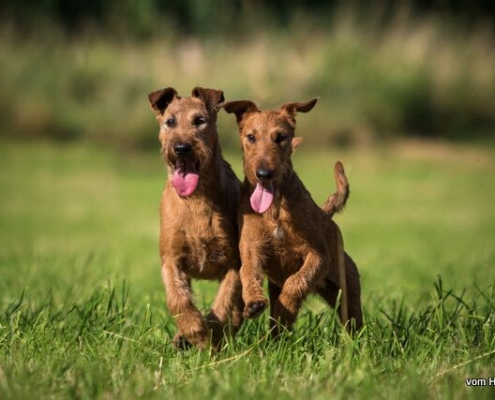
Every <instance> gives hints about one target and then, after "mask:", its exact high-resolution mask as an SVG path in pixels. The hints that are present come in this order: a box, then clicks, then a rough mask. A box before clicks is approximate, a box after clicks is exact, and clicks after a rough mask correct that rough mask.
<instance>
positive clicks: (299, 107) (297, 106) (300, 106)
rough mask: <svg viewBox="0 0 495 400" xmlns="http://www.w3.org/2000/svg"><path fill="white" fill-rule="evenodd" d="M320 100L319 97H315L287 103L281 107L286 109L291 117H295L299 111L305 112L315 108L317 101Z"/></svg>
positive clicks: (283, 109)
mask: <svg viewBox="0 0 495 400" xmlns="http://www.w3.org/2000/svg"><path fill="white" fill-rule="evenodd" d="M317 101H318V98H314V99H312V100H309V101H307V102H305V103H286V104H284V105H282V107H280V110H282V111H285V112H286V113H287V114H289V115H290V116H291V117H294V116H295V115H296V113H297V111H299V112H304V113H307V112H309V111H311V110H312V109H313V107H314V106H315V104H316V102H317Z"/></svg>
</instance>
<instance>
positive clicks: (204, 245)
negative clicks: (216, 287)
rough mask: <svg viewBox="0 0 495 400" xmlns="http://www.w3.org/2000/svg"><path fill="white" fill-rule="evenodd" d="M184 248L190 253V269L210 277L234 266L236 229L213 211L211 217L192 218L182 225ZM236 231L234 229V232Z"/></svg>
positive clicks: (192, 272)
mask: <svg viewBox="0 0 495 400" xmlns="http://www.w3.org/2000/svg"><path fill="white" fill-rule="evenodd" d="M182 230H183V239H184V245H185V246H184V247H185V249H187V250H186V253H187V254H188V257H187V258H188V262H187V268H188V269H189V270H190V272H191V275H197V276H198V277H204V278H208V277H209V276H212V277H213V276H216V275H218V274H220V273H221V271H220V270H223V269H224V268H225V267H227V266H228V267H231V265H230V264H231V263H232V258H235V256H234V250H235V249H237V245H236V243H234V242H233V241H232V238H234V237H235V236H236V235H235V232H233V229H232V228H231V226H230V225H229V224H228V223H227V222H226V221H222V219H221V217H220V216H218V215H216V214H212V215H210V216H209V217H208V218H205V217H204V216H201V217H199V218H190V219H189V223H187V224H184V225H183V227H182ZM231 231H232V232H231Z"/></svg>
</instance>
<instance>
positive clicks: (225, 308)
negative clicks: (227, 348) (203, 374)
mask: <svg viewBox="0 0 495 400" xmlns="http://www.w3.org/2000/svg"><path fill="white" fill-rule="evenodd" d="M243 307H244V303H243V301H242V289H241V279H240V277H239V271H238V270H237V269H230V270H228V271H227V273H226V274H225V277H224V278H223V279H222V281H221V282H220V287H219V288H218V293H217V296H216V298H215V302H214V303H213V307H212V308H211V311H210V313H209V314H208V316H207V317H206V320H207V321H208V325H209V326H210V329H211V330H212V342H213V345H214V346H217V345H218V344H219V343H220V342H221V340H222V339H223V336H224V329H225V326H226V325H230V326H229V328H230V330H231V332H230V333H231V334H232V335H234V334H235V333H236V332H237V330H238V329H239V328H240V326H241V323H242V320H243V318H242V308H243Z"/></svg>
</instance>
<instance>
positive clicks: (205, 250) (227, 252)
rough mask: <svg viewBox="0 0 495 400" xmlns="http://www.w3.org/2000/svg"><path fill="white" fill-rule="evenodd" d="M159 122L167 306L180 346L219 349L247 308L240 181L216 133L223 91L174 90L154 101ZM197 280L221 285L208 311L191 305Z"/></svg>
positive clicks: (151, 99) (159, 93) (157, 94)
mask: <svg viewBox="0 0 495 400" xmlns="http://www.w3.org/2000/svg"><path fill="white" fill-rule="evenodd" d="M148 99H149V102H150V104H151V107H152V109H153V111H154V112H155V114H156V118H157V120H158V123H159V124H160V133H159V139H160V142H161V149H162V153H163V156H164V158H165V161H166V163H167V166H168V179H167V183H166V185H165V189H164V191H163V195H162V200H161V207H160V217H161V225H160V256H161V264H162V279H163V283H164V285H165V290H166V294H167V304H168V308H169V310H170V312H171V314H172V315H173V316H174V317H175V319H176V322H177V326H178V333H177V335H176V336H175V338H174V343H175V345H176V346H178V347H180V348H183V347H185V346H187V345H188V344H192V345H196V346H198V347H200V348H205V347H208V346H209V345H210V344H212V345H213V346H218V344H219V343H220V342H221V341H222V338H223V337H224V332H227V331H229V332H231V333H235V332H236V331H237V330H238V328H239V327H240V325H241V323H242V320H243V318H242V309H243V307H244V304H243V302H242V297H241V283H240V279H239V268H240V258H239V250H238V236H239V235H238V226H237V206H238V196H239V188H240V181H239V180H238V179H237V177H236V176H235V174H234V172H233V171H232V169H231V168H230V165H229V164H228V163H227V162H226V161H225V160H224V159H223V157H222V153H221V150H220V144H219V141H218V134H217V129H216V120H217V112H218V108H217V105H218V104H219V103H221V102H223V101H224V97H223V92H222V91H219V90H214V89H203V88H199V87H197V88H195V89H193V91H192V95H191V96H190V97H180V96H178V95H177V92H176V91H175V90H174V89H173V88H166V89H163V90H158V91H155V92H153V93H150V94H149V95H148ZM191 278H197V279H209V280H220V281H221V282H220V287H219V290H218V294H217V296H216V299H215V301H214V304H213V306H212V308H211V311H210V313H209V314H208V315H207V316H206V318H204V317H203V316H202V315H201V313H200V311H199V310H198V309H197V308H196V306H195V305H194V303H193V298H192V292H191Z"/></svg>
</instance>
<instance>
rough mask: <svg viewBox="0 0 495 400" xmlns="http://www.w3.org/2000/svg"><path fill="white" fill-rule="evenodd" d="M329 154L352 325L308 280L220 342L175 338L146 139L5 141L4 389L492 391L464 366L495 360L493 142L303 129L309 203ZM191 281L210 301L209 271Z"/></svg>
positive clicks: (343, 393) (179, 394)
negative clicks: (107, 144) (349, 135)
mask: <svg viewBox="0 0 495 400" xmlns="http://www.w3.org/2000/svg"><path fill="white" fill-rule="evenodd" d="M221 118H222V119H223V118H227V117H226V116H224V115H222V116H221ZM226 155H227V158H228V159H229V160H230V161H231V162H232V163H233V164H234V167H235V169H236V171H237V172H239V174H240V158H239V155H238V154H236V153H231V152H227V154H226ZM336 159H341V160H342V161H343V162H344V165H345V166H346V171H347V174H348V176H349V179H350V183H351V190H352V194H351V198H350V200H349V205H348V208H347V210H346V211H345V213H344V214H342V215H339V216H337V217H336V219H337V221H338V223H339V225H340V226H341V227H342V229H343V233H344V238H345V241H346V247H347V249H348V251H349V253H350V254H351V255H352V256H353V257H354V258H355V260H356V261H357V263H358V266H359V267H360V271H361V275H362V284H363V302H364V309H365V315H366V327H365V329H364V330H363V331H362V333H361V334H360V336H359V337H357V338H355V339H351V338H349V337H348V336H347V335H346V334H345V333H343V331H342V329H341V326H340V325H339V323H338V322H336V319H335V315H334V312H333V311H331V310H327V309H326V308H325V307H324V306H323V304H322V303H321V302H320V301H319V300H317V299H314V298H311V299H310V300H309V301H308V302H307V304H306V306H305V308H304V310H303V311H302V312H301V315H300V318H299V320H298V322H297V325H296V329H295V331H294V332H293V333H292V334H290V335H287V336H286V337H284V338H283V340H281V341H279V342H275V343H274V342H272V341H271V340H270V339H269V338H268V337H267V334H266V333H267V332H266V329H267V317H266V315H263V316H262V317H261V318H260V319H259V320H256V321H249V322H247V323H246V324H244V325H243V328H242V330H241V332H240V333H239V335H238V336H237V338H236V340H235V341H232V342H230V343H228V345H227V346H226V347H225V348H224V349H222V351H220V352H219V353H218V354H210V353H209V352H199V351H197V350H194V349H193V350H191V351H187V352H184V353H178V352H176V351H175V350H174V349H173V348H172V346H171V345H170V341H171V338H172V336H173V334H174V330H175V327H174V324H173V321H172V319H171V318H170V316H169V315H168V313H167V310H166V307H165V304H164V293H163V288H162V284H161V282H160V273H159V261H158V249H157V235H158V207H157V206H158V201H159V196H160V192H161V188H162V187H163V182H164V179H165V170H164V166H163V164H162V161H161V160H160V156H159V154H158V151H156V152H153V153H136V152H132V151H131V152H128V151H121V152H118V153H117V152H109V151H108V150H104V149H100V148H97V147H96V146H94V145H88V144H80V145H54V144H49V143H43V142H28V143H21V142H15V143H12V142H4V143H3V144H2V146H1V147H0V160H1V161H0V162H1V167H0V187H1V188H2V190H1V192H0V275H1V277H2V279H1V280H0V398H2V399H22V398H29V397H32V396H33V395H36V396H38V397H39V398H102V399H103V398H122V399H131V398H132V399H134V398H168V399H176V398H177V399H179V398H180V399H193V398H198V397H199V396H201V397H204V398H212V399H231V398H246V399H248V398H256V399H272V398H277V399H279V398H280V399H296V398H297V399H299V398H311V399H328V398H335V399H340V398H349V397H352V398H357V399H361V398H362V399H364V398H366V399H368V398H398V397H402V398H406V399H416V398H418V399H419V398H449V399H450V398H451V399H465V398H466V399H467V398H472V399H474V398H476V399H483V398H486V399H488V398H491V396H492V395H493V387H491V388H490V387H476V388H475V387H467V386H466V384H465V379H467V378H487V377H493V376H495V369H494V367H493V365H494V360H495V280H494V277H493V268H494V266H495V265H494V264H495V250H494V247H493V240H494V235H495V209H494V208H493V200H494V196H495V189H494V187H493V176H494V174H495V151H494V149H493V148H492V147H476V146H471V147H468V146H464V147H460V146H454V145H449V144H445V143H428V144H425V143H423V142H406V143H400V144H395V145H388V146H384V147H380V148H367V149H356V150H352V151H351V150H347V151H336V150H332V151H329V150H327V151H323V150H320V151H319V152H316V153H315V152H314V151H313V150H311V149H307V148H305V147H304V146H303V147H302V148H301V149H300V150H298V152H297V154H296V155H295V159H294V163H295V166H296V168H297V170H298V171H299V173H300V175H301V177H302V179H303V180H304V182H306V184H307V186H308V188H309V189H310V191H311V192H312V193H313V195H314V197H315V199H317V200H318V202H320V203H321V202H323V200H324V198H325V196H326V195H327V193H328V192H329V191H330V190H333V185H334V184H333V181H332V177H331V167H332V164H333V162H334V161H335V160H336ZM194 287H195V290H196V300H197V302H198V304H199V305H200V306H201V307H202V308H203V309H207V307H208V305H209V304H210V302H211V301H212V298H213V296H214V293H215V288H216V285H215V284H212V283H206V282H197V283H196V284H195V286H194Z"/></svg>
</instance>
